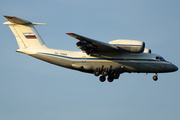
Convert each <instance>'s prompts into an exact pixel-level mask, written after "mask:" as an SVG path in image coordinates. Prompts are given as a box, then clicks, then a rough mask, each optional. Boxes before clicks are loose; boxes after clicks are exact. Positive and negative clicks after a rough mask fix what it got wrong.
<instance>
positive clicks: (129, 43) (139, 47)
mask: <svg viewBox="0 0 180 120" xmlns="http://www.w3.org/2000/svg"><path fill="white" fill-rule="evenodd" d="M109 44H111V45H113V46H116V47H118V49H120V50H122V51H123V52H129V53H142V52H143V51H144V47H145V43H144V42H142V41H136V40H123V39H119V40H113V41H110V42H109Z"/></svg>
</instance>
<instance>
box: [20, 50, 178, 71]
mask: <svg viewBox="0 0 180 120" xmlns="http://www.w3.org/2000/svg"><path fill="white" fill-rule="evenodd" d="M17 52H21V53H25V54H28V55H30V56H33V57H35V58H38V59H41V60H43V61H46V62H49V63H52V64H55V65H58V66H62V67H65V68H70V69H75V70H79V71H83V72H88V73H93V71H94V70H95V69H97V68H100V69H105V68H106V69H109V70H111V71H114V72H118V73H123V72H138V73H141V72H142V73H164V72H173V71H176V70H177V67H176V66H175V65H173V64H171V63H169V62H167V61H165V60H164V59H161V60H160V59H156V57H157V56H158V57H160V56H159V55H156V54H150V53H139V54H133V53H106V54H104V55H101V56H98V55H97V56H90V55H87V54H86V53H83V52H81V51H80V52H74V51H65V50H58V49H49V48H45V49H18V50H17Z"/></svg>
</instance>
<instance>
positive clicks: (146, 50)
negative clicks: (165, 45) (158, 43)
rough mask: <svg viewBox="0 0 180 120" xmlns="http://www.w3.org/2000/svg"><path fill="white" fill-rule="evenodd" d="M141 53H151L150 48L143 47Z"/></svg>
mask: <svg viewBox="0 0 180 120" xmlns="http://www.w3.org/2000/svg"><path fill="white" fill-rule="evenodd" d="M143 53H151V49H147V48H145V49H144V52H143Z"/></svg>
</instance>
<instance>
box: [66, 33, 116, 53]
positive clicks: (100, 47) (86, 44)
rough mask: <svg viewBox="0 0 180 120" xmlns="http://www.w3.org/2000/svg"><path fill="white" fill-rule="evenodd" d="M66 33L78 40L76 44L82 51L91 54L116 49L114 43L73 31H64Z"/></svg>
mask: <svg viewBox="0 0 180 120" xmlns="http://www.w3.org/2000/svg"><path fill="white" fill-rule="evenodd" d="M66 34H67V35H69V36H71V37H74V38H76V39H78V40H79V42H77V43H76V45H77V46H78V48H80V49H81V50H82V51H84V52H86V53H87V54H93V53H97V54H99V53H103V52H107V51H108V52H110V51H117V50H118V47H116V46H114V45H110V44H107V43H104V42H101V41H97V40H93V39H90V38H87V37H83V36H81V35H77V34H75V33H66Z"/></svg>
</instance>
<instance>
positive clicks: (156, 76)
mask: <svg viewBox="0 0 180 120" xmlns="http://www.w3.org/2000/svg"><path fill="white" fill-rule="evenodd" d="M153 80H154V81H157V80H158V75H157V73H156V75H154V76H153Z"/></svg>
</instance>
